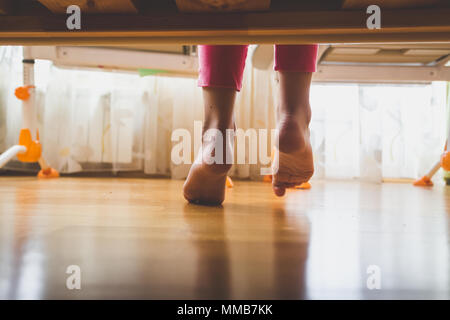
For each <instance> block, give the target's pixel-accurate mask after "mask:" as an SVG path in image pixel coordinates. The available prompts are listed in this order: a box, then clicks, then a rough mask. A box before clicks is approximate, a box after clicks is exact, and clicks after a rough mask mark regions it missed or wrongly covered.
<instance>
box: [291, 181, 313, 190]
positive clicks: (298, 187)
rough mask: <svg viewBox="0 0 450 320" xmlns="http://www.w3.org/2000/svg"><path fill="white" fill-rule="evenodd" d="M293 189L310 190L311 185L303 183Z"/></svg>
mask: <svg viewBox="0 0 450 320" xmlns="http://www.w3.org/2000/svg"><path fill="white" fill-rule="evenodd" d="M295 189H302V190H308V189H311V183H309V182H303V183H302V184H301V185H298V186H295Z"/></svg>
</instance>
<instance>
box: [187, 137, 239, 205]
mask: <svg viewBox="0 0 450 320" xmlns="http://www.w3.org/2000/svg"><path fill="white" fill-rule="evenodd" d="M221 132H222V136H223V140H224V141H223V143H222V144H221V145H220V146H217V148H222V150H224V151H223V156H222V157H221V158H222V159H223V160H222V161H221V162H222V163H217V162H218V161H216V163H214V157H215V156H216V149H215V146H216V145H215V141H211V140H215V139H214V138H213V139H208V141H205V140H206V139H205V138H204V141H203V145H202V150H200V152H199V154H198V156H197V159H196V160H195V161H194V163H193V164H192V167H191V169H190V171H189V175H188V177H187V179H186V182H185V183H184V186H183V193H184V197H185V198H186V200H188V201H189V202H191V203H197V204H204V205H220V204H222V202H223V200H224V199H225V181H226V178H227V173H228V171H229V170H230V169H231V166H232V165H231V164H227V162H226V152H227V151H226V150H227V149H228V152H229V153H228V154H229V155H231V152H232V150H233V141H232V139H231V138H230V139H229V140H228V144H227V143H226V139H225V137H226V134H225V132H224V131H223V130H221ZM213 135H214V134H213ZM219 144H220V143H219ZM229 163H231V162H229Z"/></svg>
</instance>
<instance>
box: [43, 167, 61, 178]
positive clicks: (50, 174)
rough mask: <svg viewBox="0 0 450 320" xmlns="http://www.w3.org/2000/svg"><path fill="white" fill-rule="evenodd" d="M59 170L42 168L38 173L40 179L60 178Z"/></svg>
mask: <svg viewBox="0 0 450 320" xmlns="http://www.w3.org/2000/svg"><path fill="white" fill-rule="evenodd" d="M58 177H59V172H58V171H56V170H55V169H53V168H47V169H41V171H39V173H38V178H40V179H49V178H58Z"/></svg>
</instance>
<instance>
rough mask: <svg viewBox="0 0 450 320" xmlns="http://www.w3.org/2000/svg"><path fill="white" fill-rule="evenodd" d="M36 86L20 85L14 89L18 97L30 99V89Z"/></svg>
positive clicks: (23, 99)
mask: <svg viewBox="0 0 450 320" xmlns="http://www.w3.org/2000/svg"><path fill="white" fill-rule="evenodd" d="M31 88H34V86H24V87H18V88H17V89H16V90H15V91H14V95H15V96H16V98H17V99H19V100H22V101H25V100H28V99H30V89H31Z"/></svg>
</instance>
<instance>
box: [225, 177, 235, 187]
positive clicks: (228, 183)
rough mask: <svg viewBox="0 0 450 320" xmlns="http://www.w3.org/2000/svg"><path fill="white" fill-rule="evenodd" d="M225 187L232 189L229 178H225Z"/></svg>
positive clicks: (231, 181)
mask: <svg viewBox="0 0 450 320" xmlns="http://www.w3.org/2000/svg"><path fill="white" fill-rule="evenodd" d="M225 185H226V186H227V188H233V186H234V184H233V180H231V178H230V177H229V176H227V180H226V181H225Z"/></svg>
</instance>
